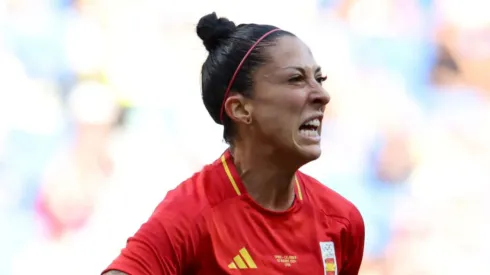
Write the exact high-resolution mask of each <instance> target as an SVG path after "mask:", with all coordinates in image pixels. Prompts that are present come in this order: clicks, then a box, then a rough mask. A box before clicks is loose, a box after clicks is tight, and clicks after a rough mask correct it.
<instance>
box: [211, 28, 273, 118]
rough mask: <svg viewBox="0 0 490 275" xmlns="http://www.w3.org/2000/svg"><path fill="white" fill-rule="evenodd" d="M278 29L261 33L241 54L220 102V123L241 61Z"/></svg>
mask: <svg viewBox="0 0 490 275" xmlns="http://www.w3.org/2000/svg"><path fill="white" fill-rule="evenodd" d="M278 30H280V29H273V30H271V31H268V32H266V33H265V34H264V35H262V36H261V37H260V38H259V39H257V41H255V43H254V44H253V45H252V47H250V49H249V50H248V52H247V53H246V54H245V55H244V56H243V58H242V61H240V64H238V66H237V67H236V70H235V73H233V76H232V77H231V79H230V83H228V87H227V88H226V91H225V95H224V96H223V102H222V103H221V111H220V113H219V119H220V121H221V123H223V114H224V112H225V101H226V99H227V98H228V94H229V93H230V90H231V86H233V82H235V78H236V76H237V75H238V72H239V71H240V69H241V68H242V66H243V63H244V62H245V60H246V59H247V57H248V56H249V55H250V54H251V53H252V51H253V50H254V49H255V47H257V45H258V44H259V43H260V41H262V40H264V38H266V37H267V36H269V34H271V33H273V32H276V31H278Z"/></svg>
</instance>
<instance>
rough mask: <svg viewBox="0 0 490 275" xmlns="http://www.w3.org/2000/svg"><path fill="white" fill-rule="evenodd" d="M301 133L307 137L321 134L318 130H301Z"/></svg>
mask: <svg viewBox="0 0 490 275" xmlns="http://www.w3.org/2000/svg"><path fill="white" fill-rule="evenodd" d="M299 133H300V134H301V135H303V136H307V137H317V136H319V134H318V131H317V130H300V131H299Z"/></svg>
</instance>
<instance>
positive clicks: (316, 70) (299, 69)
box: [283, 66, 322, 74]
mask: <svg viewBox="0 0 490 275" xmlns="http://www.w3.org/2000/svg"><path fill="white" fill-rule="evenodd" d="M283 69H295V70H298V71H300V72H301V73H303V74H305V73H306V70H305V69H304V68H303V67H295V66H290V67H283ZM321 71H322V67H320V66H316V68H315V71H314V73H315V74H316V73H319V72H321Z"/></svg>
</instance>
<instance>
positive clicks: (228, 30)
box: [196, 12, 236, 52]
mask: <svg viewBox="0 0 490 275" xmlns="http://www.w3.org/2000/svg"><path fill="white" fill-rule="evenodd" d="M235 30H236V26H235V23H233V22H232V21H230V20H228V19H226V18H224V17H220V18H218V16H216V13H215V12H213V13H210V14H208V15H205V16H203V17H201V19H200V20H199V23H197V27H196V32H197V35H198V36H199V38H201V40H202V42H203V44H204V47H206V50H208V52H212V51H214V50H215V49H216V48H218V46H219V45H220V44H221V43H222V42H223V41H224V40H226V39H227V38H229V37H230V36H231V34H232V33H234V32H235Z"/></svg>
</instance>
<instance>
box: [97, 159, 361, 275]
mask: <svg viewBox="0 0 490 275" xmlns="http://www.w3.org/2000/svg"><path fill="white" fill-rule="evenodd" d="M295 192H296V199H295V201H294V203H293V205H292V206H291V207H290V208H289V209H288V210H286V211H284V212H274V211H270V210H267V209H265V208H263V207H261V206H260V205H258V204H257V203H256V202H255V201H254V200H252V199H251V197H250V196H249V195H248V194H247V192H246V190H245V187H244V185H243V183H242V182H241V180H240V177H239V176H238V173H237V170H236V169H235V166H234V164H233V160H232V158H231V156H230V153H229V152H228V151H226V152H225V153H224V154H223V156H222V157H221V158H220V159H218V160H217V161H215V162H214V163H213V164H211V165H208V166H205V167H204V168H203V169H202V170H201V171H200V172H198V173H196V174H194V175H193V176H192V177H191V178H190V179H188V180H186V181H184V182H183V183H181V184H180V185H179V186H178V187H177V188H176V189H174V190H172V191H170V192H169V193H168V194H167V196H166V198H165V199H164V200H163V201H162V202H161V203H160V205H159V206H158V207H157V208H156V210H155V212H154V213H153V215H152V216H151V217H150V219H149V220H148V221H147V222H146V223H145V224H143V225H142V226H141V228H140V229H139V230H138V232H136V234H135V235H134V236H133V237H131V238H129V240H128V242H127V244H126V248H124V249H123V250H122V252H121V254H120V255H119V256H118V257H117V258H116V260H114V262H113V263H112V264H111V265H110V266H109V267H108V268H107V269H106V271H109V270H119V271H122V272H125V273H127V274H130V275H170V274H172V275H173V274H209V275H219V274H261V275H269V274H271V275H273V274H293V275H294V274H312V275H313V274H315V275H316V274H324V275H356V274H358V272H359V267H360V265H361V261H362V255H363V250H364V223H363V220H362V217H361V215H360V213H359V211H358V210H357V209H356V207H355V206H354V205H353V204H352V203H350V202H349V201H347V200H346V199H344V198H343V197H342V196H340V195H339V194H337V193H335V192H334V191H332V190H331V189H329V188H327V187H325V186H324V185H322V184H321V183H320V182H318V181H316V180H315V179H313V178H312V177H309V176H307V175H305V174H303V173H301V172H297V174H296V183H295Z"/></svg>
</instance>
